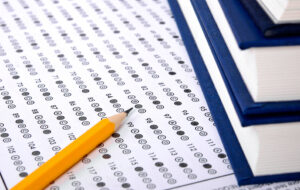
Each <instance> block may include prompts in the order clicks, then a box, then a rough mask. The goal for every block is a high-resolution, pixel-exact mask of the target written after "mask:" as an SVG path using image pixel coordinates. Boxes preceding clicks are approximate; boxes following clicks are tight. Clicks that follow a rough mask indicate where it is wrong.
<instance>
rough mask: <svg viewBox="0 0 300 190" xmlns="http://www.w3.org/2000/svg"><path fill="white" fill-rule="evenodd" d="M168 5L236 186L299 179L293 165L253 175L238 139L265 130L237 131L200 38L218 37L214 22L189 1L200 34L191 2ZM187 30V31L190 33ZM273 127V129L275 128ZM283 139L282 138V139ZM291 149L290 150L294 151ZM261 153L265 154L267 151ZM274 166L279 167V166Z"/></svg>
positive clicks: (212, 59)
mask: <svg viewBox="0 0 300 190" xmlns="http://www.w3.org/2000/svg"><path fill="white" fill-rule="evenodd" d="M169 3H170V6H171V9H172V11H173V14H174V17H175V19H176V22H177V24H178V27H179V30H180V33H181V36H182V38H183V41H184V43H185V46H186V48H187V50H188V54H189V56H190V59H191V62H192V64H193V67H194V69H195V72H196V74H197V77H198V79H199V82H200V85H201V88H202V90H203V93H204V95H205V98H206V100H207V103H208V105H209V108H210V111H211V113H212V115H213V118H214V121H215V123H216V126H217V129H218V131H219V134H220V136H221V139H222V142H223V144H224V147H225V149H226V152H227V154H228V157H229V159H230V162H231V165H232V168H233V170H234V172H235V175H236V177H237V180H238V183H239V184H240V185H245V184H255V183H269V182H277V181H286V180H297V179H300V173H299V171H300V168H297V167H299V165H297V164H298V163H297V162H296V163H295V165H294V166H295V168H296V171H290V172H281V173H280V171H275V172H273V173H272V172H271V173H270V172H269V173H268V172H266V174H258V175H257V174H256V173H255V172H253V166H251V163H249V160H250V159H249V157H247V154H248V153H247V150H246V149H245V139H244V140H242V139H241V133H244V137H245V138H248V137H246V136H245V133H246V134H248V133H249V136H250V135H251V134H250V133H256V132H257V130H260V129H262V130H264V129H266V126H260V127H262V128H260V127H246V128H245V127H241V124H240V123H239V120H238V117H237V113H236V112H235V111H234V101H232V100H231V99H230V95H229V93H231V92H230V91H231V90H230V89H227V88H226V85H225V84H224V83H226V80H224V81H223V79H222V75H221V74H220V72H221V71H219V70H218V66H217V64H216V63H215V62H218V57H216V56H215V55H216V53H215V51H214V49H213V48H210V47H212V45H211V44H210V42H209V40H208V41H206V38H205V36H204V34H205V35H206V36H207V35H208V34H211V35H213V36H215V35H216V34H220V32H219V31H218V28H217V26H216V24H215V23H214V19H213V17H212V15H211V14H210V12H209V8H208V6H207V4H206V2H205V1H203V0H201V1H193V4H194V7H197V8H199V9H198V10H201V11H196V12H197V16H198V17H199V19H200V20H201V21H202V19H204V20H206V24H204V23H202V22H201V25H202V27H203V30H202V29H201V26H200V24H199V23H197V22H198V20H197V17H196V14H195V12H193V8H192V5H191V2H187V1H181V0H180V1H174V0H169ZM200 12H201V13H200ZM200 14H201V15H200ZM185 18H186V19H187V20H186V19H185ZM188 23H189V25H188ZM210 24H211V25H212V26H214V27H215V29H214V30H211V29H209V27H204V25H210ZM189 27H190V28H191V30H190V28H189ZM191 31H192V32H191ZM217 36H218V35H217ZM194 39H195V40H194ZM199 50H200V51H199ZM200 52H201V54H202V56H201V54H200ZM212 77H214V79H212ZM218 80H219V81H218ZM222 90H223V91H222ZM220 94H221V95H220ZM223 105H224V106H223ZM293 125H294V126H293V129H292V130H298V129H299V128H296V127H295V126H297V125H299V123H293ZM274 126H275V127H276V125H274ZM274 126H267V127H268V128H272V127H274ZM241 131H242V132H241ZM274 131H276V130H274ZM294 132H295V131H294ZM298 132H299V131H298ZM258 133H259V132H258ZM271 133H272V132H271ZM265 137H266V138H269V137H270V136H268V134H265ZM283 138H285V137H284V135H283ZM293 138H294V136H290V139H293ZM246 141H247V139H246ZM279 141H280V140H279ZM294 142H295V143H296V145H298V146H299V142H298V141H297V142H296V141H294ZM248 145H249V144H248ZM274 146H275V144H274ZM292 146H293V145H292ZM292 146H291V147H290V148H295V147H292ZM248 148H250V149H252V150H253V148H251V147H250V146H249V147H248ZM263 148H266V147H263ZM281 148H284V147H281ZM271 149H272V147H271ZM245 150H246V151H245ZM265 150H266V151H268V147H267V149H265ZM248 152H249V151H248ZM273 153H274V152H273ZM284 154H285V152H284V151H283V154H279V155H273V156H274V157H276V156H277V157H281V158H285V157H284V156H285V155H284ZM298 154H299V152H298ZM271 156H272V155H271ZM286 156H288V155H286ZM297 159H299V158H297ZM268 161H269V162H273V160H272V158H271V160H267V162H268ZM273 164H274V162H273ZM277 166H278V167H279V166H280V165H277ZM271 169H272V168H271ZM273 169H274V168H273ZM275 169H276V168H275Z"/></svg>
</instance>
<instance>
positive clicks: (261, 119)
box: [194, 1, 300, 126]
mask: <svg viewBox="0 0 300 190" xmlns="http://www.w3.org/2000/svg"><path fill="white" fill-rule="evenodd" d="M195 2H197V1H195ZM220 3H221V2H220ZM223 4H226V6H227V4H229V2H227V1H226V2H223ZM194 5H195V6H194V8H195V9H196V12H197V13H199V14H200V10H197V7H198V6H197V3H194ZM228 12H229V11H228ZM232 12H233V11H232ZM230 14H231V15H232V17H233V18H236V17H239V19H241V20H245V19H243V17H242V16H241V15H234V14H232V13H230ZM198 16H199V15H198ZM206 21H207V20H206V19H204V20H203V22H204V24H206V23H207V22H206ZM209 24H210V23H208V24H207V26H208V29H209V30H210V31H214V32H207V37H208V38H209V41H210V42H211V46H212V48H213V49H214V51H215V56H216V57H218V60H219V61H218V62H217V64H218V67H219V69H220V70H221V71H222V72H221V73H222V77H223V79H224V80H225V81H227V82H226V85H227V88H229V89H231V93H230V95H231V99H232V101H233V102H234V103H235V109H236V112H237V113H238V116H239V119H240V121H241V123H242V125H243V126H250V125H258V124H270V123H285V122H295V121H300V101H286V102H259V103H257V102H254V101H253V99H252V97H251V95H250V93H249V91H248V89H247V87H246V85H245V83H244V81H243V79H242V77H241V75H240V73H239V71H238V69H237V67H236V64H235V62H234V60H233V58H232V56H231V54H230V51H229V50H228V48H227V46H226V43H225V41H224V40H223V37H222V35H221V34H220V32H219V30H218V28H217V26H216V25H215V26H211V25H209ZM241 35H242V34H241ZM245 35H246V34H243V35H242V36H243V37H244V36H245ZM245 38H246V37H245Z"/></svg>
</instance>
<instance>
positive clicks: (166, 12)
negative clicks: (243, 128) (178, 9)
mask: <svg viewBox="0 0 300 190" xmlns="http://www.w3.org/2000/svg"><path fill="white" fill-rule="evenodd" d="M0 62H1V64H0V70H1V74H0V94H1V95H0V97H1V99H0V108H1V109H0V114H1V117H0V139H1V143H0V172H1V175H0V177H1V185H0V189H8V188H11V187H13V186H14V185H15V184H16V183H18V182H19V181H21V180H22V179H24V178H25V177H26V176H27V175H29V174H30V173H31V172H32V171H34V170H35V169H36V168H37V167H38V166H40V165H41V164H43V163H45V162H46V161H47V160H48V159H49V158H51V157H52V156H54V155H55V154H56V153H57V152H59V151H60V150H61V149H63V148H64V147H65V146H66V145H68V144H69V143H70V142H72V141H74V140H75V139H76V138H77V137H79V136H80V135H81V134H82V133H84V132H85V131H86V130H87V129H89V128H90V127H92V126H93V125H94V124H96V123H97V122H99V121H100V120H101V119H102V118H105V117H108V116H111V115H114V114H116V113H119V112H122V111H124V110H126V109H128V108H130V107H133V108H134V111H133V113H131V114H130V115H129V117H128V118H127V120H126V121H125V122H124V124H123V125H122V127H121V129H120V130H119V131H117V132H116V133H114V134H113V135H112V137H110V138H109V139H108V140H107V141H105V142H104V143H102V144H100V145H99V146H98V147H97V148H96V149H95V150H94V151H93V152H91V153H90V154H88V155H87V156H86V157H84V158H83V159H82V160H81V161H80V162H79V163H78V164H77V165H75V166H74V167H73V168H71V169H70V170H69V171H67V172H66V173H65V174H64V175H63V176H61V177H60V178H59V179H57V180H55V181H54V182H53V183H52V184H50V185H49V187H48V188H47V189H49V190H63V189H75V190H83V189H88V190H90V189H101V190H107V189H127V190H130V189H215V190H223V189H224V190H225V189H226V190H227V189H240V190H247V189H265V190H272V189H274V190H275V189H291V190H292V189H293V190H297V189H298V190H299V189H300V184H299V182H288V183H278V184H273V185H257V186H245V187H238V186H237V185H236V180H235V178H234V174H233V171H232V169H231V166H230V163H229V160H228V158H227V155H226V152H225V150H224V148H223V146H222V143H221V141H220V138H219V136H218V133H217V130H216V127H215V125H214V122H213V119H212V116H211V114H210V112H209V109H208V106H207V104H206V101H205V99H204V96H203V94H202V92H201V89H200V86H199V84H198V81H197V79H196V76H195V73H194V71H193V68H192V66H191V64H190V61H189V58H188V55H187V53H186V50H185V47H184V45H183V42H182V40H181V37H180V34H179V32H178V29H177V26H176V23H175V21H174V19H173V16H172V13H171V11H170V8H169V6H168V3H167V1H163V0H152V1H149V0H148V1H146V0H128V1H126V0H114V1H112V0H111V1H110V0H85V1H75V0H64V1H62V0H61V1H56V0H52V1H49V0H26V1H24V0H18V1H8V0H2V1H1V3H0ZM66 162H68V160H66Z"/></svg>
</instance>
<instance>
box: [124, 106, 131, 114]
mask: <svg viewBox="0 0 300 190" xmlns="http://www.w3.org/2000/svg"><path fill="white" fill-rule="evenodd" d="M132 109H133V108H129V109H128V110H126V111H124V112H125V113H126V114H127V115H128V114H129V112H130V111H131V110H132Z"/></svg>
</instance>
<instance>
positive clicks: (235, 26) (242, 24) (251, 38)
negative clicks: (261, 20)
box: [219, 0, 300, 49]
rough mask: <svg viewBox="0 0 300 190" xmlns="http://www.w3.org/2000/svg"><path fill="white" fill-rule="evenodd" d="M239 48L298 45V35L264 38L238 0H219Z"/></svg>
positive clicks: (299, 40)
mask: <svg viewBox="0 0 300 190" xmlns="http://www.w3.org/2000/svg"><path fill="white" fill-rule="evenodd" d="M219 2H220V4H221V6H222V8H223V11H224V13H225V16H226V17H227V20H228V21H229V24H230V26H231V29H232V31H233V33H234V36H235V38H236V40H237V43H238V44H239V47H240V48H241V49H247V48H251V47H267V46H283V45H285V46H287V45H300V36H293V37H277V38H266V37H265V36H264V35H263V34H262V33H261V31H260V30H259V29H258V28H257V27H256V25H255V23H254V22H253V20H252V19H251V17H250V16H249V14H248V13H247V11H245V9H244V7H243V5H242V4H241V3H240V2H239V0H219Z"/></svg>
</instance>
